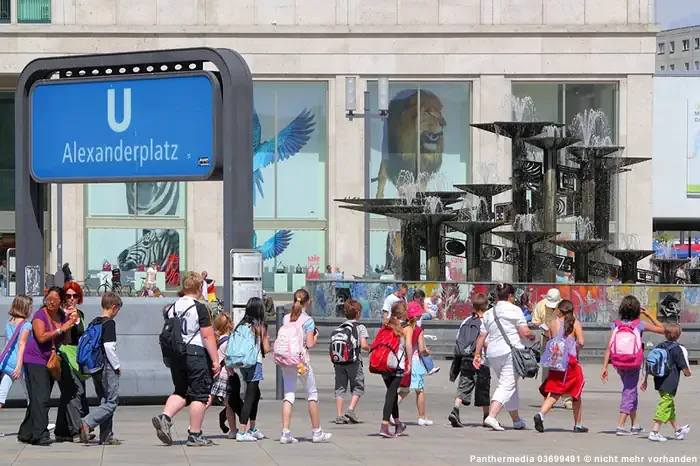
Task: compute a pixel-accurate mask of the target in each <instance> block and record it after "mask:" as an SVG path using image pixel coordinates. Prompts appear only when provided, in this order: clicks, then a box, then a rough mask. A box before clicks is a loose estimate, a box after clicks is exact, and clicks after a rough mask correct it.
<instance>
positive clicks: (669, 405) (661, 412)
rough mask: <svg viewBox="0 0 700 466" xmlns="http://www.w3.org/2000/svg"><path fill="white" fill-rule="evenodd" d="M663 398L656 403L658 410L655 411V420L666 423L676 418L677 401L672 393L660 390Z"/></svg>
mask: <svg viewBox="0 0 700 466" xmlns="http://www.w3.org/2000/svg"><path fill="white" fill-rule="evenodd" d="M659 395H661V398H659V402H658V403H657V404H656V411H655V412H654V420H655V421H659V422H661V423H666V422H668V421H675V420H676V402H675V399H674V397H673V395H671V394H670V393H665V392H659Z"/></svg>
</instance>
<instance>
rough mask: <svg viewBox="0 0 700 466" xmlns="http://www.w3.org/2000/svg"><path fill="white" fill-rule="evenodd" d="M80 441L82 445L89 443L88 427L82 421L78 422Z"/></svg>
mask: <svg viewBox="0 0 700 466" xmlns="http://www.w3.org/2000/svg"><path fill="white" fill-rule="evenodd" d="M78 435H80V441H81V442H83V443H88V442H89V441H90V427H89V426H88V425H87V424H86V423H85V421H83V420H82V419H81V420H80V433H79V434H78Z"/></svg>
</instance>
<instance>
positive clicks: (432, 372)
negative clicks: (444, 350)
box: [428, 366, 440, 375]
mask: <svg viewBox="0 0 700 466" xmlns="http://www.w3.org/2000/svg"><path fill="white" fill-rule="evenodd" d="M438 372H440V366H436V367H433V369H432V370H431V371H430V372H428V375H433V374H437V373H438Z"/></svg>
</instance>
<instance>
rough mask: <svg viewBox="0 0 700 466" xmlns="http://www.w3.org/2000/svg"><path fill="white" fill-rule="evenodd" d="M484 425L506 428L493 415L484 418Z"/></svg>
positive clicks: (498, 428) (500, 428)
mask: <svg viewBox="0 0 700 466" xmlns="http://www.w3.org/2000/svg"><path fill="white" fill-rule="evenodd" d="M484 425H485V426H488V427H490V428H492V429H493V430H497V431H501V430H505V429H504V428H503V426H501V425H500V424H499V423H498V421H497V420H496V418H495V417H491V416H487V417H486V419H484Z"/></svg>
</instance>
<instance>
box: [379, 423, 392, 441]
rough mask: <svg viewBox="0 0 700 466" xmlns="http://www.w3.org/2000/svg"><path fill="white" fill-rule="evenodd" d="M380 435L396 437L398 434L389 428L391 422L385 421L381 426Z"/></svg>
mask: <svg viewBox="0 0 700 466" xmlns="http://www.w3.org/2000/svg"><path fill="white" fill-rule="evenodd" d="M379 436H380V437H384V438H396V435H394V434H393V433H392V432H391V431H390V430H389V424H384V423H383V422H382V426H381V427H380V428H379Z"/></svg>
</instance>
